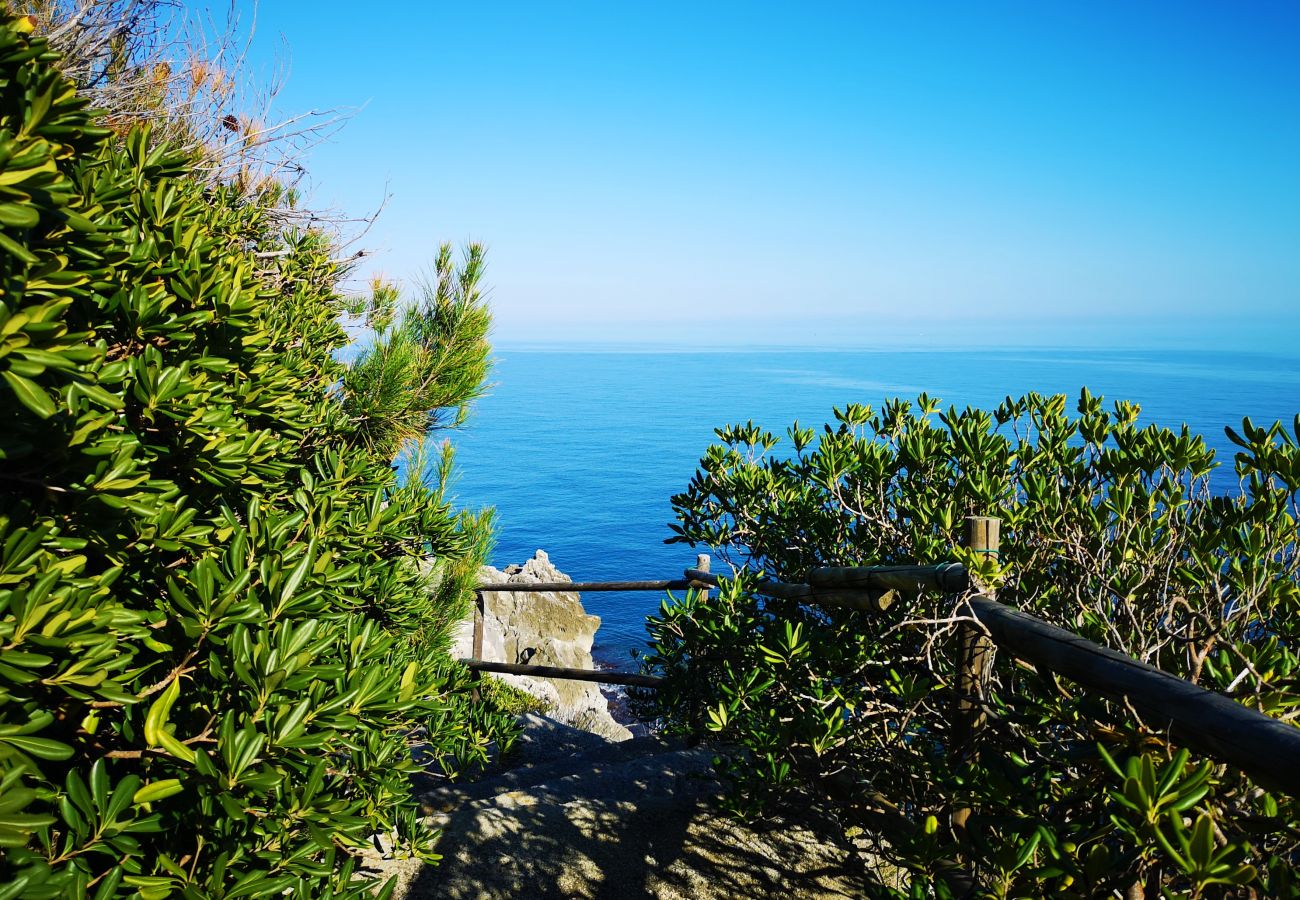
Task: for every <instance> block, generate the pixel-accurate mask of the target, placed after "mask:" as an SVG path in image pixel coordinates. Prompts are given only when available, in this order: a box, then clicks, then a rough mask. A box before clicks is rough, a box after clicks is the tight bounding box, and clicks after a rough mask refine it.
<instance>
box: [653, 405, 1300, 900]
mask: <svg viewBox="0 0 1300 900" xmlns="http://www.w3.org/2000/svg"><path fill="white" fill-rule="evenodd" d="M835 417H836V424H835V425H833V426H826V428H825V429H824V431H823V432H822V433H821V434H820V436H819V435H818V434H816V433H815V432H814V431H813V430H812V429H805V428H800V427H799V426H798V425H796V426H794V427H792V428H791V429H790V430H789V433H788V438H789V442H790V445H791V447H792V451H791V452H784V453H783V452H779V451H778V450H777V448H778V446H779V444H780V441H779V440H778V438H776V437H775V436H773V435H772V434H770V433H767V432H765V431H763V430H762V429H760V428H757V427H754V426H753V425H752V424H751V425H745V426H739V427H729V428H726V429H723V430H720V431H719V432H718V435H719V438H720V443H719V444H717V445H715V446H712V447H710V448H709V450H708V452H707V454H706V455H705V456H704V458H703V460H702V462H701V468H700V471H699V472H698V473H697V474H696V476H695V477H694V479H693V480H692V481H691V483H690V486H689V488H688V490H686V491H685V492H684V493H682V494H681V495H679V496H677V497H675V498H673V503H674V506H675V508H676V511H677V514H678V519H679V524H678V525H677V526H676V528H677V531H678V536H677V537H676V538H675V539H676V540H679V541H686V542H689V543H692V544H695V543H701V544H705V545H708V546H711V547H714V548H716V549H717V550H718V551H719V552H721V553H722V554H723V555H724V557H726V558H728V559H730V561H731V562H732V563H733V565H734V566H735V567H737V568H738V570H739V572H738V574H737V577H736V578H735V579H734V580H731V581H729V582H724V587H723V589H722V590H721V592H720V596H716V597H713V598H705V597H703V596H700V595H695V594H690V595H687V596H686V597H685V598H684V599H681V600H678V601H676V602H674V603H670V604H666V605H665V607H664V609H663V611H662V613H661V615H659V616H657V617H655V618H653V619H652V621H651V631H652V634H653V640H654V646H653V649H652V652H651V654H650V656H649V660H648V662H649V668H650V669H652V670H656V671H659V672H661V673H663V674H665V675H667V676H668V678H669V685H668V687H667V689H666V690H663V691H661V692H660V693H659V697H658V705H657V708H658V711H659V713H660V714H661V715H662V716H664V717H665V718H666V719H667V720H668V721H669V722H670V723H672V725H673V726H674V727H676V728H679V729H683V730H686V729H689V728H691V727H692V726H693V725H694V724H696V723H694V722H693V721H692V718H693V717H694V716H698V718H699V724H700V725H701V726H702V727H703V728H706V729H707V730H708V731H709V732H711V733H712V734H713V735H715V736H716V737H717V738H718V739H720V740H722V741H725V742H728V743H731V744H733V745H739V746H740V747H742V748H743V752H740V753H737V754H734V755H732V756H731V757H730V759H729V763H728V765H729V767H730V771H731V773H732V774H733V775H734V776H735V777H736V779H737V785H738V793H737V796H736V803H737V805H738V806H739V807H740V808H741V809H742V810H744V811H747V812H755V811H757V810H758V809H760V808H761V807H762V806H763V804H764V803H765V802H767V801H768V800H770V799H771V798H772V797H773V795H780V794H781V793H782V792H783V791H784V790H785V789H790V788H794V787H796V786H799V787H801V788H803V789H804V790H808V789H812V790H815V791H819V792H826V793H828V794H831V795H834V796H836V797H838V798H839V806H838V810H839V813H840V814H842V815H843V816H844V817H845V824H846V827H847V828H851V829H853V830H854V831H855V832H856V831H858V830H859V829H861V830H862V831H863V833H864V834H865V835H867V836H870V837H875V838H878V840H876V842H875V846H874V851H875V852H876V853H877V854H878V855H879V857H880V859H881V860H882V871H884V872H889V871H892V872H894V873H895V875H894V878H893V880H892V885H893V887H892V888H891V889H896V890H898V891H900V892H902V893H910V895H911V896H927V895H931V894H938V895H943V894H945V893H946V892H948V891H949V889H950V886H949V884H948V881H946V880H945V878H944V877H940V876H941V875H942V873H944V872H951V871H953V868H954V865H955V866H956V867H957V868H958V869H961V868H965V869H967V870H968V871H973V872H974V874H975V876H976V881H977V884H978V885H979V886H980V888H981V890H983V891H986V892H987V893H988V894H989V895H993V896H999V897H1004V896H1047V895H1051V896H1078V897H1093V896H1103V895H1105V896H1118V895H1123V896H1128V897H1140V896H1146V897H1156V896H1162V895H1171V896H1172V895H1178V896H1183V895H1189V896H1220V895H1228V896H1258V895H1265V896H1269V897H1279V896H1292V895H1295V894H1296V893H1297V887H1296V882H1295V879H1294V876H1293V875H1292V870H1293V867H1294V866H1295V865H1296V864H1297V863H1300V856H1298V854H1297V847H1298V846H1300V832H1297V830H1296V822H1297V821H1300V817H1298V815H1297V814H1298V813H1300V810H1298V809H1297V807H1296V802H1295V800H1294V798H1290V797H1287V796H1284V795H1279V794H1275V793H1271V792H1269V791H1268V790H1266V788H1265V786H1263V785H1258V784H1254V783H1252V781H1251V780H1250V779H1249V778H1247V777H1246V776H1244V775H1243V774H1241V773H1240V772H1238V771H1235V770H1233V769H1230V768H1228V767H1227V766H1224V765H1221V764H1218V763H1216V762H1215V761H1213V760H1200V759H1191V758H1189V757H1188V755H1187V754H1186V753H1185V752H1183V751H1179V750H1178V749H1177V748H1176V747H1174V746H1170V744H1169V742H1168V741H1167V740H1166V736H1165V735H1163V734H1161V733H1160V732H1159V731H1156V730H1152V729H1149V728H1147V727H1145V726H1144V725H1143V724H1142V723H1141V722H1140V721H1139V720H1138V719H1137V717H1136V716H1135V715H1134V714H1133V713H1132V711H1131V710H1128V709H1126V708H1124V707H1123V706H1122V705H1118V704H1114V703H1110V702H1106V701H1103V700H1100V699H1098V698H1097V697H1095V696H1092V695H1089V694H1088V693H1087V692H1086V691H1083V690H1080V689H1079V688H1078V687H1076V686H1073V685H1068V684H1063V683H1061V682H1060V681H1058V679H1057V678H1056V677H1055V676H1054V675H1053V673H1051V672H1049V671H1035V670H1034V668H1033V667H1032V666H1029V665H1027V664H1024V663H1017V662H1016V661H1015V660H1012V659H1009V658H1007V657H1006V656H1005V654H1003V655H1000V656H999V658H998V660H997V663H996V666H995V671H994V686H993V689H992V693H991V696H990V698H989V701H988V702H989V712H990V722H989V725H988V726H987V727H986V729H985V731H984V732H983V733H982V734H981V737H980V739H979V741H978V745H977V746H978V749H977V753H976V756H975V758H974V759H973V760H972V761H970V762H969V763H968V764H964V763H962V762H960V761H959V760H957V759H954V758H953V757H952V756H950V755H949V754H948V753H946V752H945V750H946V748H948V747H951V746H952V745H953V741H954V733H953V730H952V726H951V719H950V710H951V698H952V696H953V690H954V678H955V673H954V661H955V658H956V654H955V652H954V644H955V639H954V629H955V626H954V620H955V619H959V618H960V617H961V616H962V614H963V609H962V604H961V602H960V598H956V599H954V598H951V597H944V596H941V595H933V596H918V597H913V598H908V599H907V600H906V602H899V603H895V604H894V605H893V606H892V607H891V608H890V609H889V611H888V612H886V613H884V614H878V613H872V612H866V611H855V610H844V609H839V610H834V609H827V608H819V607H812V606H808V605H804V604H799V603H797V602H793V601H786V600H775V599H766V600H765V599H761V598H759V597H757V596H756V595H755V594H754V593H753V592H752V590H750V589H749V587H750V585H751V584H752V579H753V578H754V577H755V574H754V573H755V572H756V571H762V572H764V573H766V574H767V575H768V576H774V577H776V578H778V579H782V580H791V581H800V580H803V579H804V578H805V576H806V574H807V572H808V570H809V569H810V568H813V567H816V566H827V565H868V564H889V563H912V562H916V563H937V562H942V561H948V560H953V561H960V562H962V563H964V564H965V565H966V566H968V567H969V569H970V570H971V571H972V572H974V573H976V575H977V577H978V579H979V580H980V581H982V582H983V583H985V584H989V585H998V586H1000V589H1001V590H1002V591H1003V592H1004V596H1006V597H1008V598H1014V601H1013V602H1015V603H1017V604H1018V605H1020V606H1022V607H1024V608H1026V609H1028V610H1030V611H1032V612H1033V613H1035V614H1036V615H1038V616H1041V617H1042V618H1045V619H1047V620H1048V621H1051V622H1053V623H1055V624H1058V625H1060V626H1062V627H1065V628H1068V629H1070V630H1073V631H1076V632H1078V633H1080V634H1082V635H1084V636H1085V637H1087V638H1089V639H1091V640H1094V641H1097V642H1099V643H1102V644H1105V645H1108V646H1110V647H1113V648H1115V649H1118V650H1122V651H1124V652H1126V653H1129V654H1131V655H1132V656H1134V657H1136V658H1138V659H1140V660H1143V661H1145V662H1148V663H1151V664H1153V665H1156V666H1159V667H1160V668H1162V669H1165V670H1167V671H1169V672H1173V673H1176V674H1178V675H1180V676H1182V677H1185V678H1187V679H1190V680H1192V681H1194V682H1196V683H1198V684H1200V685H1203V686H1205V687H1207V688H1210V689H1213V690H1216V691H1222V692H1224V693H1225V694H1227V695H1229V696H1231V697H1233V698H1235V699H1236V700H1238V701H1240V702H1241V703H1243V704H1246V705H1248V706H1251V707H1254V708H1256V709H1259V710H1262V711H1263V712H1266V713H1268V714H1271V715H1274V716H1278V717H1283V718H1285V719H1287V720H1293V719H1294V717H1295V715H1296V710H1297V708H1300V684H1298V683H1297V679H1296V672H1297V661H1298V658H1297V650H1296V648H1297V646H1300V643H1298V642H1297V637H1300V635H1298V633H1297V631H1298V629H1300V585H1298V581H1300V578H1298V574H1297V571H1298V569H1300V550H1298V549H1297V541H1296V522H1297V499H1298V492H1300V448H1298V446H1297V443H1298V441H1300V418H1298V419H1297V421H1296V423H1295V426H1294V428H1292V429H1289V430H1288V429H1285V428H1283V427H1282V426H1280V425H1275V426H1273V427H1271V428H1266V429H1261V428H1258V427H1255V426H1253V425H1251V424H1250V423H1249V422H1246V423H1245V424H1244V427H1243V429H1242V432H1241V434H1240V435H1239V434H1237V433H1235V432H1231V431H1230V437H1231V438H1232V440H1233V441H1235V442H1236V443H1237V445H1239V447H1240V452H1239V453H1238V454H1237V456H1236V471H1237V474H1238V476H1239V479H1240V482H1239V483H1240V489H1239V490H1237V491H1234V492H1231V493H1226V494H1225V493H1215V492H1214V491H1212V490H1211V486H1210V476H1211V472H1212V471H1213V470H1214V468H1215V466H1216V461H1215V459H1214V453H1213V452H1212V451H1211V450H1209V449H1208V448H1207V447H1206V445H1205V442H1204V440H1203V439H1202V438H1200V437H1198V436H1195V435H1192V434H1189V433H1188V431H1187V429H1186V428H1183V429H1182V430H1169V429H1165V428H1160V427H1155V426H1145V427H1143V426H1140V425H1139V424H1138V422H1137V419H1138V409H1137V407H1136V406H1134V405H1132V404H1128V403H1116V404H1115V405H1114V406H1113V408H1112V409H1110V410H1107V409H1105V408H1103V405H1102V402H1101V400H1100V398H1096V397H1093V396H1091V395H1090V394H1089V393H1088V392H1087V391H1084V392H1083V393H1082V396H1081V397H1080V400H1079V403H1078V414H1077V415H1076V416H1072V415H1069V414H1067V412H1066V400H1065V398H1064V397H1062V396H1055V397H1043V396H1038V395H1029V396H1026V397H1024V398H1022V399H1019V400H1012V399H1010V398H1008V400H1007V401H1006V402H1005V403H1004V404H1002V405H1001V406H1000V407H999V408H998V409H997V410H996V411H994V412H985V411H981V410H974V409H967V410H965V411H963V412H957V411H955V410H949V411H948V412H946V413H940V411H939V408H938V404H937V402H934V401H932V400H931V399H930V398H927V397H924V396H923V397H921V398H920V399H919V400H918V402H917V403H916V404H915V405H913V404H910V403H907V402H899V401H893V402H890V403H887V404H886V405H885V407H884V409H883V410H882V411H880V412H879V413H876V412H873V411H872V410H871V409H869V408H864V407H861V406H857V405H854V406H849V407H848V408H847V409H845V410H843V411H839V410H837V411H836V413H835ZM967 515H991V516H997V517H1000V518H1001V520H1002V541H1001V555H1000V556H999V557H987V556H984V555H980V554H976V553H973V552H972V551H969V550H965V549H963V548H962V547H961V546H959V544H960V536H961V528H962V521H963V517H964V516H967ZM956 808H973V809H974V810H975V812H974V814H973V815H972V816H971V818H970V819H969V821H968V822H967V823H966V825H965V827H955V826H954V824H953V821H952V817H951V813H952V811H953V810H954V809H956ZM887 880H888V879H887ZM882 891H884V889H883V888H882ZM1252 892H1254V893H1253V894H1252Z"/></svg>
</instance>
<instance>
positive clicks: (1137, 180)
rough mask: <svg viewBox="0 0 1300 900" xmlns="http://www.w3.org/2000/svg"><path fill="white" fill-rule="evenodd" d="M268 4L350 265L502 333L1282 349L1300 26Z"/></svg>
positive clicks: (1273, 21) (1027, 11)
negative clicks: (466, 301) (437, 291)
mask: <svg viewBox="0 0 1300 900" xmlns="http://www.w3.org/2000/svg"><path fill="white" fill-rule="evenodd" d="M700 6H702V5H699V6H697V5H695V4H690V5H687V4H680V5H679V4H671V3H657V4H642V5H639V6H635V7H634V6H633V5H631V4H622V3H600V4H595V3H593V4H576V3H573V4H570V3H563V4H543V3H530V4H506V3H498V4H467V3H456V4H449V3H438V2H435V3H397V2H394V3H384V4H371V5H370V6H366V5H364V4H357V3H355V2H350V3H335V2H328V0H325V2H313V3H305V2H301V3H300V2H296V0H263V2H262V3H261V4H260V7H259V8H258V10H257V34H256V37H255V48H256V50H257V53H258V55H259V58H260V59H261V60H262V64H263V65H266V64H267V63H266V61H267V60H269V59H270V57H271V55H272V54H273V53H274V52H275V51H276V50H277V48H278V37H279V36H280V35H283V37H284V39H285V41H286V42H287V44H288V47H289V50H290V63H291V73H290V77H289V82H288V87H287V89H286V91H285V92H284V94H283V95H282V96H281V99H280V107H279V108H280V110H281V111H282V112H283V113H286V114H287V113H293V112H300V111H303V110H306V109H310V108H313V107H316V108H319V107H329V106H340V107H360V110H359V112H357V114H356V115H355V117H354V118H353V119H352V121H351V122H350V123H349V124H348V125H347V127H346V128H345V129H344V130H343V131H342V132H341V133H339V134H338V135H337V136H336V137H335V138H334V139H333V140H332V141H331V142H330V143H329V144H326V145H324V146H321V147H319V148H317V149H316V150H315V151H314V153H313V156H312V158H311V161H310V168H311V171H312V182H311V188H310V190H311V194H312V197H313V199H314V201H315V202H316V203H318V204H323V205H330V206H334V207H337V208H339V209H342V210H345V211H347V212H350V213H361V212H365V211H367V210H370V209H373V208H374V207H375V206H377V205H378V204H379V202H380V201H381V200H382V199H383V198H384V196H385V195H386V194H391V199H390V200H389V202H388V206H387V208H386V209H385V211H384V214H383V216H382V217H381V219H380V221H379V223H378V224H377V225H376V226H375V228H374V229H373V230H372V231H371V232H370V233H369V235H367V238H366V241H365V243H366V244H367V245H368V246H369V247H371V248H372V249H374V250H375V251H376V254H375V256H374V257H372V258H371V260H369V261H368V268H367V269H365V270H364V271H366V272H369V271H379V272H382V273H385V274H387V275H389V276H392V277H396V278H401V279H404V280H410V279H412V278H413V277H414V276H417V275H418V274H419V273H420V272H421V271H423V270H425V269H426V267H427V265H428V261H429V260H430V258H431V256H432V253H433V250H434V248H435V247H436V245H437V243H438V242H439V241H441V240H452V241H456V242H464V241H465V240H469V239H474V240H481V241H483V242H485V243H486V244H487V245H488V247H489V270H488V281H489V282H490V284H491V285H492V295H491V296H492V302H493V307H494V310H495V315H496V331H495V334H496V337H497V339H498V340H499V341H501V342H503V343H520V342H565V343H567V342H574V343H583V342H602V343H611V342H612V343H624V342H634V343H635V342H649V343H655V344H660V345H665V344H676V343H682V344H689V345H696V346H698V345H701V344H703V345H709V344H728V343H732V344H792V345H825V346H876V345H886V346H952V345H989V344H1033V343H1041V344H1057V345H1075V344H1084V345H1119V346H1150V347H1163V346H1202V347H1214V346H1231V347H1236V348H1247V347H1257V348H1262V349H1269V350H1281V349H1292V348H1293V346H1294V344H1295V339H1296V338H1297V337H1300V316H1298V315H1297V312H1296V310H1297V309H1300V53H1297V52H1296V49H1295V48H1296V47H1297V46H1300V4H1297V3H1293V2H1242V3H1232V4H1229V3H1196V2H1190V0H1189V2H1170V3H1136V4H1121V3H1117V2H1100V3H1088V4H1083V3H1078V4H1064V3H978V4H973V3H931V4H888V5H886V4H842V5H840V4H798V5H795V4H759V3H743V4H731V5H728V4H711V5H709V6H708V8H707V9H704V8H700Z"/></svg>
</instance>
